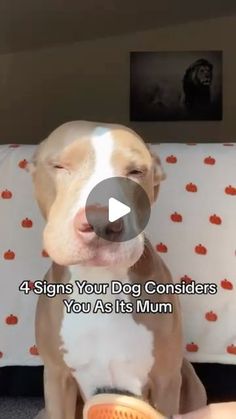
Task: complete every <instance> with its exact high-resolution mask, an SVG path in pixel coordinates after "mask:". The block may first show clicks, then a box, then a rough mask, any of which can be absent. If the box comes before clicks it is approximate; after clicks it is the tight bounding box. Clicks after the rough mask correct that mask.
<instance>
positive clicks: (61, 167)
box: [53, 164, 66, 169]
mask: <svg viewBox="0 0 236 419" xmlns="http://www.w3.org/2000/svg"><path fill="white" fill-rule="evenodd" d="M53 168H54V169H66V168H65V167H64V166H62V165H61V164H54V165H53Z"/></svg>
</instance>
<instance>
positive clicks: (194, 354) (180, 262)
mask: <svg viewBox="0 0 236 419" xmlns="http://www.w3.org/2000/svg"><path fill="white" fill-rule="evenodd" d="M190 145H191V146H194V147H190ZM150 148H151V149H152V150H153V152H154V153H156V154H158V155H159V156H160V158H161V161H162V165H163V168H164V171H165V173H166V175H167V178H166V180H165V181H163V182H162V184H161V188H160V194H159V197H158V202H157V205H156V206H154V207H153V214H152V215H153V216H152V218H151V220H150V223H149V225H148V227H147V236H148V237H149V238H150V240H151V241H152V243H153V245H154V249H155V251H156V252H157V254H158V255H160V256H161V257H162V258H163V260H164V261H165V262H166V264H167V266H168V268H169V270H170V271H171V273H172V276H173V279H174V281H175V282H178V283H180V284H184V286H192V285H193V284H203V285H205V286H207V285H208V284H213V285H216V287H217V293H216V294H212V295H209V294H206V295H204V294H203V295H191V294H189V295H188V294H183V295H180V296H179V298H180V300H181V306H182V310H183V327H184V339H185V355H186V357H187V358H188V359H189V360H190V361H196V362H220V363H235V364H236V333H235V317H236V305H235V301H236V275H235V263H236V239H235V231H236V217H235V211H236V177H235V160H236V146H235V145H234V144H233V143H224V144H201V145H200V144H197V143H193V142H192V141H191V138H190V139H189V141H186V143H185V144H171V143H170V144H160V145H157V144H156V145H151V146H150ZM34 151H35V146H25V145H15V144H14V143H13V144H10V145H3V146H0V211H1V214H2V216H1V217H0V231H1V241H0V281H1V293H0V335H1V336H2V337H3V339H2V340H1V345H0V366H4V365H11V364H12V365H14V364H20V365H40V364H42V361H41V358H40V355H39V354H38V349H37V346H36V344H35V343H34V342H35V333H34V315H35V307H36V302H37V298H38V296H37V295H36V294H35V293H34V281H35V280H37V279H39V280H42V279H43V276H44V274H45V272H46V271H47V270H48V268H49V266H50V264H51V260H50V257H49V255H48V254H47V252H46V249H43V246H42V231H43V227H44V221H43V219H42V216H41V215H40V211H39V209H38V206H37V203H36V202H35V198H34V192H33V186H32V181H31V175H30V173H29V172H28V171H27V170H26V169H27V164H28V162H29V161H31V157H32V155H33V153H34ZM6 168H9V170H6ZM226 168H227V170H226ZM156 280H157V281H159V280H160V278H156ZM23 281H28V284H29V292H28V294H27V295H25V294H24V292H20V291H19V286H20V284H21V283H22V282H23ZM167 301H168V298H167ZM226 307H227V310H226V309H225V308H226ZM157 321H158V318H157ZM219 336H220V338H219ZM14 337H15V339H16V341H15V344H14V345H12V342H13V340H12V339H13V338H14ZM19 337H22V338H21V339H19Z"/></svg>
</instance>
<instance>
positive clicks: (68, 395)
mask: <svg viewBox="0 0 236 419" xmlns="http://www.w3.org/2000/svg"><path fill="white" fill-rule="evenodd" d="M77 396H78V386H77V383H76V381H75V380H74V378H73V377H72V376H71V375H69V373H68V372H67V371H65V370H63V369H57V368H55V367H51V366H50V367H49V366H45V368H44V397H45V419H75V418H76V402H77ZM43 419H44V418H43Z"/></svg>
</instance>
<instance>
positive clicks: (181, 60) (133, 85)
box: [130, 51, 223, 121]
mask: <svg viewBox="0 0 236 419" xmlns="http://www.w3.org/2000/svg"><path fill="white" fill-rule="evenodd" d="M222 61H223V53H222V51H191V52H186V51H181V52H146V51H145V52H139V51H137V52H136V51H135V52H131V53H130V120H131V121H194V120H195V121H196V120H197V121H220V120H222V107H223V106H222V101H223V93H222V67H223V64H222Z"/></svg>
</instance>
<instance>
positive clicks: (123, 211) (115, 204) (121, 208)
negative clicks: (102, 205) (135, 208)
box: [108, 198, 131, 223]
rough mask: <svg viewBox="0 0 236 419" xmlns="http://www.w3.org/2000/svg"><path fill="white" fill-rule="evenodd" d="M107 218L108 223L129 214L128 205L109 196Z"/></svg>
mask: <svg viewBox="0 0 236 419" xmlns="http://www.w3.org/2000/svg"><path fill="white" fill-rule="evenodd" d="M108 211H109V213H108V218H109V221H110V223H113V222H114V221H116V220H118V219H119V218H122V217H124V216H125V215H127V214H129V213H130V211H131V209H130V207H128V205H125V204H123V202H121V201H118V199H115V198H109V207H108Z"/></svg>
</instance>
